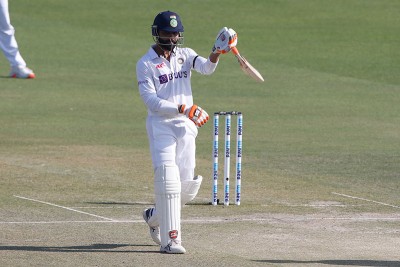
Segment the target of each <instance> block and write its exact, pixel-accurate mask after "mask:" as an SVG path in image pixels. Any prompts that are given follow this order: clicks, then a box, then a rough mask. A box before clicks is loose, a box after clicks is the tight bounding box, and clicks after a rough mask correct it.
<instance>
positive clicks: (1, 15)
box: [0, 0, 26, 67]
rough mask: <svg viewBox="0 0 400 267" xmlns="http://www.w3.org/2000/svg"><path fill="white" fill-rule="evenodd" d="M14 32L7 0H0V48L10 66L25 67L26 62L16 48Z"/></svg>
mask: <svg viewBox="0 0 400 267" xmlns="http://www.w3.org/2000/svg"><path fill="white" fill-rule="evenodd" d="M14 33H15V30H14V27H13V26H12V25H11V23H10V15H9V13H8V0H0V48H1V50H2V51H3V53H4V55H5V56H6V58H7V60H8V61H9V62H10V65H11V66H12V67H15V66H22V67H26V63H25V61H24V59H23V58H22V56H21V54H20V52H19V50H18V44H17V41H16V40H15V36H14Z"/></svg>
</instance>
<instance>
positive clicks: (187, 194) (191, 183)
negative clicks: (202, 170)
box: [181, 175, 203, 206]
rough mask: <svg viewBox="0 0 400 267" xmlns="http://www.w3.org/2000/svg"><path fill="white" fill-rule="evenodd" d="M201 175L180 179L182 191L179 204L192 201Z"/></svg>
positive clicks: (201, 178)
mask: <svg viewBox="0 0 400 267" xmlns="http://www.w3.org/2000/svg"><path fill="white" fill-rule="evenodd" d="M202 181H203V177H202V176H200V175H197V176H195V177H194V178H193V180H187V181H182V193H181V205H182V206H183V205H185V204H186V203H188V202H189V201H192V200H193V199H194V198H195V197H196V195H197V193H198V192H199V189H200V185H201V182H202Z"/></svg>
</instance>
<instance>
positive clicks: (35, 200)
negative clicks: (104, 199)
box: [14, 195, 116, 222]
mask: <svg viewBox="0 0 400 267" xmlns="http://www.w3.org/2000/svg"><path fill="white" fill-rule="evenodd" d="M14 197H16V198H20V199H24V200H29V201H33V202H38V203H42V204H46V205H50V206H53V207H57V208H62V209H66V210H70V211H74V212H78V213H81V214H86V215H89V216H93V217H96V218H100V219H103V220H107V221H112V222H115V221H116V220H114V219H110V218H107V217H103V216H99V215H96V214H92V213H88V212H84V211H80V210H76V209H72V208H68V207H64V206H61V205H57V204H53V203H50V202H46V201H41V200H37V199H33V198H27V197H21V196H16V195H14Z"/></svg>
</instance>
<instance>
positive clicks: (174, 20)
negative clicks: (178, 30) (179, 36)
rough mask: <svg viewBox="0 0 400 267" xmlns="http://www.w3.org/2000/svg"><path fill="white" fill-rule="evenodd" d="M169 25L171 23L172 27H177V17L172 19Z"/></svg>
mask: <svg viewBox="0 0 400 267" xmlns="http://www.w3.org/2000/svg"><path fill="white" fill-rule="evenodd" d="M169 25H171V27H174V28H175V27H176V26H178V21H176V19H174V18H173V19H171V21H170V22H169Z"/></svg>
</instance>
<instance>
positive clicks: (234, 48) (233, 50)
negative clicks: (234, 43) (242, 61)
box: [231, 47, 239, 55]
mask: <svg viewBox="0 0 400 267" xmlns="http://www.w3.org/2000/svg"><path fill="white" fill-rule="evenodd" d="M231 50H232V53H233V54H235V55H239V50H237V48H236V47H232V48H231Z"/></svg>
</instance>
